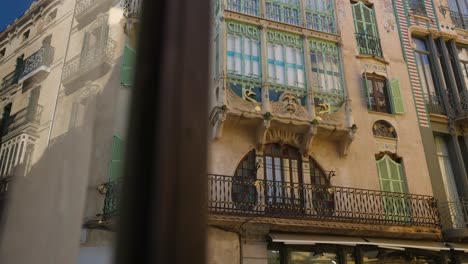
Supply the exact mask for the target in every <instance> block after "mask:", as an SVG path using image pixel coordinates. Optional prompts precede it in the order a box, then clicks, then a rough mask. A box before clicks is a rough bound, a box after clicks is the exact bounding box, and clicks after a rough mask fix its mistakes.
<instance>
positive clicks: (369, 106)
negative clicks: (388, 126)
mask: <svg viewBox="0 0 468 264" xmlns="http://www.w3.org/2000/svg"><path fill="white" fill-rule="evenodd" d="M362 91H363V94H364V96H367V98H366V99H367V100H366V101H367V109H368V110H372V98H371V96H370V90H369V86H368V82H367V72H364V74H363V75H362Z"/></svg>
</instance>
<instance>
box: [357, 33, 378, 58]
mask: <svg viewBox="0 0 468 264" xmlns="http://www.w3.org/2000/svg"><path fill="white" fill-rule="evenodd" d="M355 34H356V41H357V44H358V49H359V53H360V54H364V55H372V56H377V57H382V56H383V55H382V48H381V45H380V38H378V37H376V36H373V35H368V34H361V33H355Z"/></svg>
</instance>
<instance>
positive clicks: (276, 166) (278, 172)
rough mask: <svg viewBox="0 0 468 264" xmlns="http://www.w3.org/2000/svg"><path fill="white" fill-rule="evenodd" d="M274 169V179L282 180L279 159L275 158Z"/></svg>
mask: <svg viewBox="0 0 468 264" xmlns="http://www.w3.org/2000/svg"><path fill="white" fill-rule="evenodd" d="M274 170H275V181H277V182H282V181H283V176H282V172H281V159H280V158H275V160H274Z"/></svg>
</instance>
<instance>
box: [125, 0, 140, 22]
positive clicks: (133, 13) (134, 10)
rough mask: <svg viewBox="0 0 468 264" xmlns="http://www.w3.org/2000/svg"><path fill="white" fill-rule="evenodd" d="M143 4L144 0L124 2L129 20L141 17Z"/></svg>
mask: <svg viewBox="0 0 468 264" xmlns="http://www.w3.org/2000/svg"><path fill="white" fill-rule="evenodd" d="M141 2H142V0H125V2H124V15H125V17H127V18H132V17H136V18H139V17H140V16H141Z"/></svg>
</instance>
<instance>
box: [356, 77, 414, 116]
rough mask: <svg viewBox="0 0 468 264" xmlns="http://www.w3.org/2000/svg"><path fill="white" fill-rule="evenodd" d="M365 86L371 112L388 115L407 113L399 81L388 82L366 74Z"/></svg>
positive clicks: (364, 78)
mask: <svg viewBox="0 0 468 264" xmlns="http://www.w3.org/2000/svg"><path fill="white" fill-rule="evenodd" d="M363 86H364V87H363V90H364V94H365V95H366V97H367V107H368V109H369V110H370V111H375V112H382V113H388V114H404V113H405V107H404V104H403V97H402V95H401V88H400V81H399V80H397V79H394V80H392V81H387V80H386V79H385V78H384V77H381V76H376V75H369V74H367V73H364V75H363Z"/></svg>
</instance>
